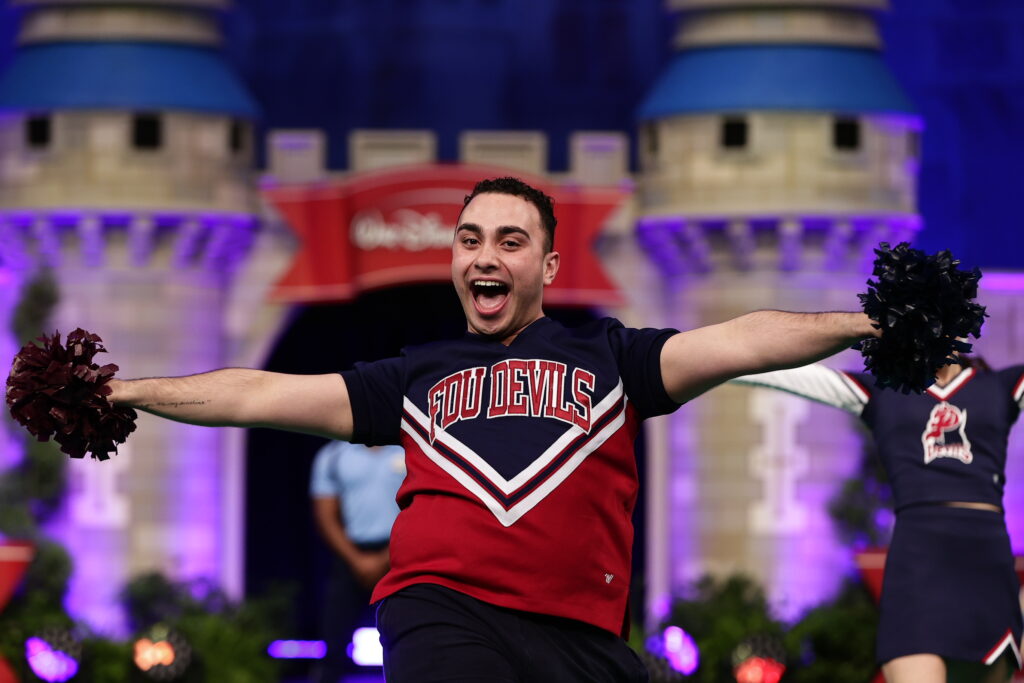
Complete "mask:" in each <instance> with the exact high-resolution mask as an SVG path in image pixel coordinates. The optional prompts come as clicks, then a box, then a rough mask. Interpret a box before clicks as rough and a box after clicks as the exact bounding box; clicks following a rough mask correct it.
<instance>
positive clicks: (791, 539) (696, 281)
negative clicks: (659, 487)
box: [635, 0, 921, 615]
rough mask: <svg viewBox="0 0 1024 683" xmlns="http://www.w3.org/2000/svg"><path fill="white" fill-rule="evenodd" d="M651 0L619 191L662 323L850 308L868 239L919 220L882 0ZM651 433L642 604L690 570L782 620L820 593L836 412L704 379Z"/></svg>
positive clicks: (827, 556) (850, 455) (843, 449)
mask: <svg viewBox="0 0 1024 683" xmlns="http://www.w3.org/2000/svg"><path fill="white" fill-rule="evenodd" d="M669 4H670V6H671V7H673V8H674V9H676V10H678V11H679V12H680V17H681V20H680V23H679V29H678V32H677V33H676V36H675V47H676V50H677V52H676V54H675V56H674V57H673V59H672V61H671V62H670V64H669V65H668V66H667V68H666V69H665V72H664V73H663V74H662V75H661V77H660V78H659V79H658V81H657V82H656V83H655V85H654V87H653V88H652V89H651V91H650V92H649V93H648V95H647V97H646V98H645V99H644V101H643V102H642V104H641V105H640V108H639V111H638V117H639V127H640V128H639V152H638V154H639V163H640V173H639V176H638V179H637V196H636V200H635V201H636V209H637V213H638V222H637V236H638V238H639V239H640V241H641V242H642V243H643V244H644V245H645V246H646V249H647V252H648V255H649V257H650V258H651V259H652V260H653V261H654V262H655V263H656V264H657V266H658V269H659V270H660V272H661V274H662V279H663V282H664V287H665V292H664V293H665V296H666V297H667V300H668V302H669V303H668V304H667V309H668V310H670V311H671V314H670V319H669V320H668V322H670V323H672V324H674V325H676V326H678V327H680V328H683V329H687V328H692V327H696V326H699V325H704V324H709V323H715V322H720V321H722V320H725V319H727V318H730V317H733V316H735V315H739V314H741V313H744V312H746V311H750V310H754V309H759V308H773V309H784V310H797V311H800V310H804V311H806V310H853V309H856V308H857V306H858V300H857V298H856V293H857V292H859V291H863V290H864V281H865V280H866V272H867V269H868V266H869V264H870V262H871V260H872V258H873V251H872V250H873V248H874V247H875V246H876V245H877V244H878V243H879V242H880V241H886V240H887V241H890V242H898V241H902V240H906V239H910V238H912V237H913V235H914V234H915V232H916V231H917V230H918V229H919V226H920V219H919V216H918V214H917V213H916V210H915V194H916V176H917V168H918V146H919V134H920V131H921V121H920V118H919V117H918V115H917V114H916V113H915V110H914V108H913V106H912V104H911V103H910V101H909V100H908V98H907V97H906V95H905V94H904V92H903V90H902V89H901V88H900V86H899V85H898V83H897V82H896V80H895V78H894V77H893V75H892V74H891V73H890V72H889V70H888V69H887V67H886V65H885V63H884V61H883V59H882V54H881V51H880V50H881V39H880V37H879V33H878V30H877V27H876V25H875V16H874V13H875V12H877V11H882V10H885V9H886V7H887V3H886V1H885V0H786V1H782V0H742V1H738V0H731V1H730V0H670V3H669ZM830 362H831V363H833V364H837V365H838V366H840V367H856V364H857V363H858V359H857V357H856V356H855V355H850V356H847V357H842V358H839V359H836V360H832V361H830ZM736 425H741V426H740V427H737V426H736ZM666 438H667V439H668V440H669V442H670V447H669V451H670V452H671V453H672V456H671V461H670V462H666V463H661V464H660V465H655V468H654V469H655V472H654V477H656V478H657V477H661V480H662V481H668V482H670V483H669V484H668V485H667V487H668V490H669V491H671V494H672V495H671V496H668V495H667V494H666V497H667V500H668V501H669V502H668V504H667V506H666V512H665V513H664V514H665V515H666V517H664V518H661V519H655V520H654V522H653V523H652V528H656V529H662V536H663V538H664V539H666V542H658V541H655V542H653V543H651V544H649V548H651V549H652V550H651V553H652V555H651V557H650V558H649V568H648V572H649V576H648V579H649V585H650V586H651V592H652V595H651V599H652V601H653V604H654V605H655V606H657V605H658V601H659V599H662V598H663V597H664V596H666V595H668V594H671V593H677V592H681V591H684V590H685V587H686V586H687V585H688V584H689V582H690V581H692V580H693V579H695V578H696V577H697V576H698V575H699V574H701V573H702V572H705V571H711V572H712V573H715V574H726V573H730V572H733V571H744V572H747V573H749V574H752V575H754V576H757V577H758V578H759V579H760V580H761V581H762V582H763V583H764V584H765V586H766V587H767V588H768V591H769V593H770V595H771V597H772V598H773V600H774V602H775V604H776V607H778V608H779V609H780V610H781V611H782V612H783V613H784V614H786V615H795V614H796V613H798V612H799V611H800V610H801V609H802V608H803V607H805V606H808V605H812V604H816V603H818V602H819V601H821V600H822V599H824V598H826V597H828V596H829V595H830V594H831V593H832V591H833V590H834V589H835V588H836V586H837V583H838V581H839V578H840V577H842V576H843V575H844V574H845V573H847V571H848V570H849V568H850V566H851V557H850V552H849V550H848V549H847V548H844V547H843V546H842V544H841V543H840V542H839V541H838V540H837V539H836V538H835V534H834V530H833V525H832V523H831V520H830V519H829V517H828V513H827V505H828V501H829V500H830V499H831V497H832V496H833V495H834V494H835V492H836V491H837V488H838V486H839V484H840V483H841V482H842V480H843V479H844V478H845V477H847V476H849V475H850V474H851V473H852V472H853V471H854V468H855V467H856V465H857V463H858V462H859V460H860V457H861V446H860V441H859V439H858V437H857V436H856V435H855V431H854V429H853V428H852V425H851V424H850V421H849V419H848V418H847V417H846V416H845V415H843V414H841V413H840V412H839V411H834V410H830V409H828V408H824V407H820V406H811V405H808V404H806V403H804V402H801V401H800V400H799V399H795V398H792V397H787V396H785V395H780V394H772V393H770V392H766V391H764V390H760V391H751V390H747V389H740V388H736V387H723V388H721V389H718V390H716V391H714V392H712V393H711V394H710V395H708V396H707V397H705V398H702V399H701V400H700V401H697V402H694V404H693V405H691V406H686V407H684V408H683V409H682V410H681V411H680V412H679V413H678V414H677V415H676V416H675V417H673V418H672V423H671V426H670V427H669V429H668V434H667V436H666ZM658 467H660V468H661V471H660V472H659V471H658ZM656 514H661V513H656ZM662 548H667V550H664V551H662V550H661V549H662Z"/></svg>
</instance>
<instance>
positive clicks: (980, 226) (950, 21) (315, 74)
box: [0, 0, 1024, 269]
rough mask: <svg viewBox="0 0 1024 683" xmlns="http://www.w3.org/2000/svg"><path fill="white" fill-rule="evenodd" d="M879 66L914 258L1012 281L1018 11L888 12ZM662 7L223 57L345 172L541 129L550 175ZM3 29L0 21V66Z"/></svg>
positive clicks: (553, 5)
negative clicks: (891, 79)
mask: <svg viewBox="0 0 1024 683" xmlns="http://www.w3.org/2000/svg"><path fill="white" fill-rule="evenodd" d="M891 4H892V6H893V9H892V11H890V12H887V13H883V14H882V15H881V17H880V23H881V27H882V31H883V35H884V37H885V39H886V42H887V50H886V58H887V60H888V62H889V63H890V64H891V65H892V68H893V70H894V71H895V73H896V75H897V77H898V79H899V80H900V81H901V82H902V83H903V85H904V86H905V87H906V89H907V91H908V93H909V94H910V96H911V98H912V99H913V100H914V101H915V102H916V104H917V105H918V107H919V108H920V110H921V112H922V114H923V115H924V118H925V122H926V126H927V128H926V131H925V135H924V148H923V160H922V161H923V163H922V168H921V177H920V181H921V185H920V199H919V205H920V210H921V213H922V214H923V216H924V219H925V230H924V232H923V233H922V234H921V236H920V238H919V239H918V246H921V247H922V248H925V249H927V250H935V249H938V248H946V247H949V248H952V249H953V250H954V253H956V254H957V255H958V256H960V257H961V259H962V260H963V261H964V262H965V263H966V264H968V265H980V266H982V267H996V268H1016V269H1020V268H1024V256H1022V255H1021V254H1020V246H1021V244H1022V238H1021V236H1020V229H1019V226H1018V214H1019V211H1020V208H1019V206H1020V198H1021V197H1024V181H1022V174H1021V173H1020V171H1019V165H1020V160H1021V159H1022V158H1024V135H1022V134H1020V133H1019V132H1018V128H1019V127H1020V126H1021V124H1022V122H1024V2H1020V1H1019V0H891ZM663 5H664V3H663V1H662V0H290V1H288V2H281V0H238V1H237V2H236V4H235V8H234V10H233V11H232V12H231V13H230V14H228V15H227V16H226V17H225V19H224V28H225V31H226V35H227V44H226V50H227V55H228V58H229V59H230V61H231V62H232V63H233V64H234V65H235V66H236V68H237V69H238V71H239V73H240V74H241V76H242V78H243V80H244V81H245V82H246V83H247V84H248V86H249V87H250V88H251V90H252V92H253V93H254V95H255V96H256V97H257V99H258V100H259V101H260V102H261V103H262V106H263V108H264V119H263V124H264V126H265V127H275V128H282V127H318V128H323V129H325V130H326V131H328V133H329V136H330V141H331V148H330V162H331V165H332V167H334V168H343V167H344V166H345V157H346V154H345V139H346V134H347V133H348V131H349V130H351V129H352V128H356V127H377V128H380V127H414V128H433V129H434V130H436V131H437V132H438V134H439V139H440V154H441V157H442V158H443V159H453V158H455V156H456V145H457V136H458V133H459V131H461V130H465V129H470V128H477V129H481V128H482V129H487V128H513V129H516V128H518V129H540V130H544V131H546V132H547V133H548V135H549V136H550V137H549V141H550V154H551V162H552V164H551V166H552V170H560V169H564V168H565V165H566V156H567V155H566V145H567V136H568V133H569V132H570V131H573V130H580V129H588V130H600V129H611V130H627V131H631V130H632V128H633V110H634V108H635V107H636V105H637V103H638V102H639V101H640V99H641V97H642V96H643V94H644V93H645V92H646V91H647V89H648V88H649V87H650V85H651V84H652V83H653V81H654V79H655V78H657V76H658V74H659V72H660V70H661V68H662V67H663V65H664V64H665V63H666V62H667V60H668V58H669V56H670V54H671V52H670V40H671V35H672V32H673V28H674V24H675V21H674V19H673V18H672V17H670V16H669V15H668V14H667V13H666V12H665V11H664V9H663ZM13 17H14V12H13V11H12V10H10V9H9V8H5V9H4V10H3V14H2V15H0V19H4V20H5V21H3V25H2V26H0V46H2V47H0V50H2V52H0V66H2V65H3V64H4V63H6V61H7V60H8V59H9V58H10V51H11V49H12V47H11V46H12V44H13V23H14V22H13V21H12V19H13Z"/></svg>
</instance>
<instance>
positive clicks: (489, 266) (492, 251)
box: [473, 241, 498, 271]
mask: <svg viewBox="0 0 1024 683" xmlns="http://www.w3.org/2000/svg"><path fill="white" fill-rule="evenodd" d="M473 267H475V268H476V269H477V270H483V271H488V270H493V269H495V268H497V267H498V249H497V247H495V245H493V244H490V243H489V242H486V241H485V242H484V243H483V244H481V245H480V248H479V249H477V250H476V258H475V259H474V260H473Z"/></svg>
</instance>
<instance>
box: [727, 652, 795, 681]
mask: <svg viewBox="0 0 1024 683" xmlns="http://www.w3.org/2000/svg"><path fill="white" fill-rule="evenodd" d="M785 671H786V666H785V664H782V663H781V662H777V661H775V660H774V659H771V658H769V657H751V658H749V659H746V660H744V661H743V663H742V664H740V665H739V666H737V667H736V671H735V672H734V673H735V674H736V683H779V680H781V679H782V674H783V673H785Z"/></svg>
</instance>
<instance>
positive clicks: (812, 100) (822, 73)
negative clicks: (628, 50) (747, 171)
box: [637, 45, 916, 120]
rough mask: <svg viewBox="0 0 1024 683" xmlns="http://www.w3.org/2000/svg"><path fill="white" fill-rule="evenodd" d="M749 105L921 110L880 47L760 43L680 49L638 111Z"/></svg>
mask: <svg viewBox="0 0 1024 683" xmlns="http://www.w3.org/2000/svg"><path fill="white" fill-rule="evenodd" d="M750 110H788V111H793V110H813V111H829V112H845V113H851V114H853V113H893V114H916V110H915V108H914V106H913V104H912V103H911V101H910V99H909V98H908V97H907V96H906V94H905V93H904V92H903V89H902V88H901V87H900V85H899V83H897V81H896V79H895V78H894V77H893V75H892V73H891V72H890V71H889V68H888V67H887V66H886V64H885V62H884V61H883V60H882V56H881V54H880V53H879V52H878V51H877V50H872V49H864V48H850V47H833V46H816V45H807V46H804V45H757V46H727V47H712V48H699V49H688V50H683V51H681V52H679V53H678V54H677V55H676V56H675V57H674V58H673V60H672V62H671V63H670V64H669V66H668V68H667V69H666V70H665V72H664V73H663V74H662V75H661V77H660V78H659V79H658V81H657V82H656V83H655V85H654V87H653V88H652V89H651V91H650V92H649V93H648V95H647V97H646V98H645V99H644V101H643V103H642V104H641V105H640V107H639V109H638V111H637V117H638V118H639V119H640V120H649V119H655V118H661V117H665V116H672V115H676V114H694V113H705V112H729V111H750Z"/></svg>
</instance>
